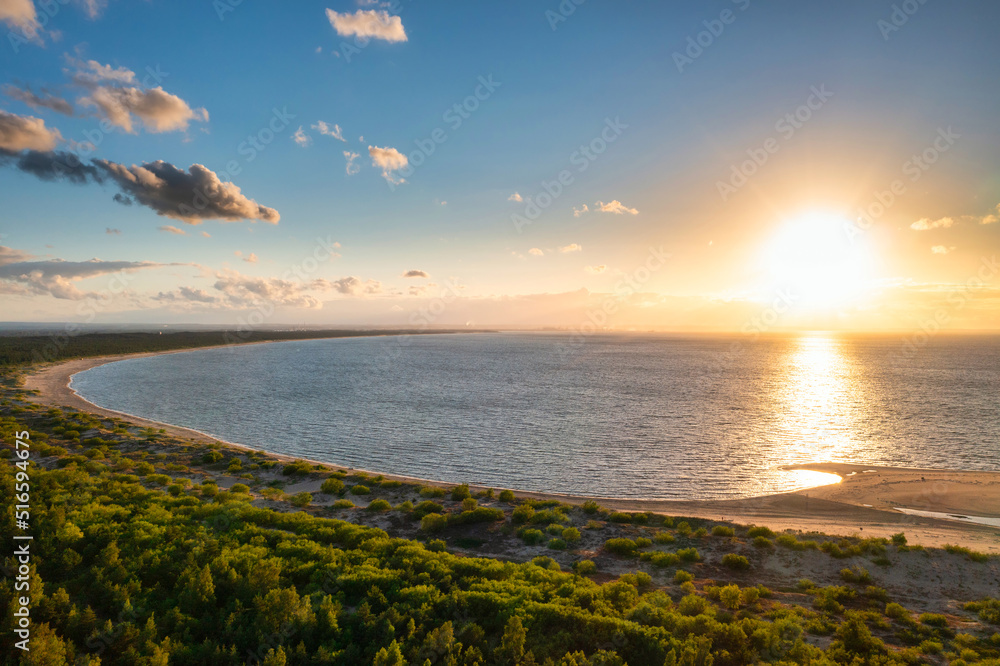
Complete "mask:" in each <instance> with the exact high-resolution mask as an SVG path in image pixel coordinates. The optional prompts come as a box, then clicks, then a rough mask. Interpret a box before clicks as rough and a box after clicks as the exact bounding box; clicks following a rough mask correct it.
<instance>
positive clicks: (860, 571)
mask: <svg viewBox="0 0 1000 666" xmlns="http://www.w3.org/2000/svg"><path fill="white" fill-rule="evenodd" d="M840 577H841V578H843V579H844V580H845V581H847V582H848V583H860V584H867V583H870V582H871V580H872V576H871V574H870V573H868V570H867V569H865V568H864V567H862V566H855V567H851V568H847V569H841V570H840Z"/></svg>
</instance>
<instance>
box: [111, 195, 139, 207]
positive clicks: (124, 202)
mask: <svg viewBox="0 0 1000 666" xmlns="http://www.w3.org/2000/svg"><path fill="white" fill-rule="evenodd" d="M111 198H112V199H114V200H115V201H117V202H118V203H120V204H121V205H123V206H131V205H132V204H134V203H135V202H134V201H133V200H132V199H130V198H129V197H127V196H125V195H124V194H122V193H121V192H119V193H118V194H116V195H115V196H113V197H111Z"/></svg>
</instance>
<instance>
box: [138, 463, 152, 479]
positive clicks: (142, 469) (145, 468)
mask: <svg viewBox="0 0 1000 666" xmlns="http://www.w3.org/2000/svg"><path fill="white" fill-rule="evenodd" d="M155 471H156V468H155V467H153V466H152V465H150V464H149V463H148V462H141V463H139V464H138V465H136V466H135V473H136V474H138V475H139V476H146V475H147V474H152V473H153V472H155Z"/></svg>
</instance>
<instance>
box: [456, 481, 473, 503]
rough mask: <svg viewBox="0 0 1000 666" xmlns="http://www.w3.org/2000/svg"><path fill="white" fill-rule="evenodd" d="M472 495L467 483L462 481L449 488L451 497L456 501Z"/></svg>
mask: <svg viewBox="0 0 1000 666" xmlns="http://www.w3.org/2000/svg"><path fill="white" fill-rule="evenodd" d="M468 497H472V493H470V492H469V484H467V483H463V484H462V485H460V486H455V487H454V488H452V489H451V499H453V500H454V501H456V502H461V501H462V500H464V499H466V498H468Z"/></svg>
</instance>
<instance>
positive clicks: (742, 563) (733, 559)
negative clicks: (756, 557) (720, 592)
mask: <svg viewBox="0 0 1000 666" xmlns="http://www.w3.org/2000/svg"><path fill="white" fill-rule="evenodd" d="M722 566H724V567H726V568H727V569H732V570H733V571H747V570H748V569H749V568H750V560H748V559H747V558H745V557H743V556H742V555H737V554H736V553H726V554H725V555H723V556H722Z"/></svg>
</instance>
